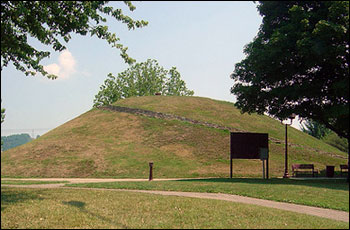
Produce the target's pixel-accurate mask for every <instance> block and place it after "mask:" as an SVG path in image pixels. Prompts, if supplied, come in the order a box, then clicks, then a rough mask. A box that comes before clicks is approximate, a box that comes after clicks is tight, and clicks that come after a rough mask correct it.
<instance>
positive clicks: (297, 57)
mask: <svg viewBox="0 0 350 230" xmlns="http://www.w3.org/2000/svg"><path fill="white" fill-rule="evenodd" d="M258 10H259V12H260V14H261V15H262V17H263V21H262V25H261V26H260V29H259V32H258V34H257V36H256V37H255V38H254V40H253V41H252V42H250V43H249V44H247V45H246V46H245V48H244V52H245V54H246V55H247V56H246V58H245V59H243V60H242V61H241V62H239V63H237V64H235V68H234V71H233V73H232V74H231V78H232V79H233V80H234V85H233V87H232V88H231V92H232V93H233V94H235V95H236V96H237V103H236V106H237V107H238V108H240V109H241V111H242V112H248V113H252V112H257V113H259V114H263V113H264V112H267V113H268V114H270V115H272V116H274V117H276V118H278V119H280V120H284V119H286V118H288V117H289V116H290V115H291V114H292V113H295V114H298V115H299V116H300V117H301V118H304V119H312V120H314V121H317V122H319V123H320V124H323V125H325V126H326V127H327V128H329V129H331V130H333V131H334V132H336V133H337V134H338V135H339V136H341V137H345V138H349V2H348V1H261V2H260V4H259V5H258Z"/></svg>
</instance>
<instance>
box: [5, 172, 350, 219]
mask: <svg viewBox="0 0 350 230" xmlns="http://www.w3.org/2000/svg"><path fill="white" fill-rule="evenodd" d="M187 179H188V178H187ZM197 179H198V178H197ZM1 180H10V178H8V179H3V178H2V179H1ZM11 180H13V179H11ZM18 180H42V181H69V183H92V182H112V181H148V180H147V179H84V178H50V179H18ZM161 180H163V181H165V180H179V178H176V179H154V181H161ZM64 185H65V183H59V184H39V185H1V186H7V187H22V188H23V187H25V188H64V189H88V190H91V189H93V190H109V191H113V190H114V191H128V192H140V193H151V194H158V195H166V196H183V197H193V198H202V199H203V198H204V199H216V200H225V201H231V202H238V203H244V204H253V205H260V206H264V207H269V208H276V209H281V210H286V211H292V212H297V213H302V214H308V215H313V216H319V217H323V218H329V219H333V220H338V221H344V222H348V223H349V213H348V212H344V211H338V210H332V209H324V208H317V207H311V206H305V205H298V204H290V203H283V202H276V201H270V200H263V199H257V198H251V197H244V196H238V195H230V194H222V193H197V192H172V191H152V190H128V189H102V188H73V187H63V186H64Z"/></svg>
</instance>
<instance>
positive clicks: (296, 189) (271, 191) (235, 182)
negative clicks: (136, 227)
mask: <svg viewBox="0 0 350 230" xmlns="http://www.w3.org/2000/svg"><path fill="white" fill-rule="evenodd" d="M66 186H73V187H90V188H110V189H140V190H163V191H183V192H207V193H226V194H235V195H241V196H247V197H255V198H260V199H266V200H274V201H280V202H287V203H294V204H302V205H308V206H315V207H321V208H330V209H336V210H342V211H349V184H348V183H347V182H346V180H345V179H344V180H341V179H340V180H293V179H278V178H272V179H269V180H263V179H253V178H243V179H242V178H233V179H230V178H215V179H188V180H178V181H151V182H109V183H87V184H69V185H66Z"/></svg>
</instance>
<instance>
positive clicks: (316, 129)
mask: <svg viewBox="0 0 350 230" xmlns="http://www.w3.org/2000/svg"><path fill="white" fill-rule="evenodd" d="M301 131H303V132H304V133H307V134H309V135H311V136H313V137H316V138H317V139H321V138H323V137H325V136H327V135H328V134H329V133H330V132H331V130H330V129H327V128H326V127H325V126H324V125H322V124H320V123H318V122H317V121H313V120H307V121H306V122H305V124H304V125H302V126H301Z"/></svg>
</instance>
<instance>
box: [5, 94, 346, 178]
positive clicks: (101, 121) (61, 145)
mask: <svg viewBox="0 0 350 230" xmlns="http://www.w3.org/2000/svg"><path fill="white" fill-rule="evenodd" d="M116 104H118V105H122V106H127V107H135V108H144V109H150V110H153V111H159V112H164V113H170V114H175V115H179V116H184V117H188V118H191V119H195V120H200V121H206V122H209V123H216V124H219V125H225V126H230V127H233V128H236V129H239V130H244V131H249V132H264V133H268V134H269V137H271V138H275V139H279V140H281V143H280V144H278V143H275V142H274V141H270V143H269V155H270V164H269V165H270V170H269V171H270V176H271V177H277V176H282V175H283V173H284V142H283V140H284V126H283V125H282V124H281V123H280V122H278V121H276V120H274V119H271V118H269V117H267V116H258V115H256V114H255V115H248V114H243V115H242V114H241V113H240V111H239V110H237V109H236V108H235V107H234V105H233V104H232V103H228V102H221V101H217V100H212V99H208V98H200V97H175V96H174V97H173V96H167V97H165V96H159V97H152V96H149V97H135V98H128V99H125V100H120V101H118V102H117V103H116ZM288 138H289V143H292V144H293V145H292V146H290V147H289V148H288V151H289V152H288V154H289V155H288V156H289V158H288V162H289V168H291V164H294V163H312V164H314V165H315V167H316V168H317V169H318V170H319V171H320V172H324V169H325V168H326V165H335V166H336V168H335V170H336V173H337V172H338V171H339V165H340V164H346V162H347V154H346V153H344V152H341V151H339V150H337V149H336V148H334V147H332V146H329V145H327V144H325V143H324V142H322V141H320V140H317V139H315V138H313V137H311V136H309V135H307V134H305V133H303V132H301V131H298V130H296V129H293V128H290V129H288ZM229 153H230V134H229V132H228V131H223V130H218V129H214V128H208V127H205V126H202V125H198V124H196V125H195V124H191V123H188V122H183V121H177V120H162V119H155V118H149V117H145V116H141V115H134V114H128V113H121V112H112V111H106V110H99V109H92V110H90V111H88V112H86V113H84V114H82V115H80V116H78V117H76V118H75V119H73V120H71V121H68V122H66V123H65V124H63V125H61V126H59V127H57V128H55V129H54V130H52V131H50V132H48V133H46V134H44V135H43V136H41V137H39V138H38V139H36V140H33V141H32V142H30V143H27V144H25V145H22V146H19V147H17V148H13V149H10V150H7V151H4V152H3V153H2V154H1V176H2V177H13V178H15V177H24V178H26V177H30V178H33V177H37V178H42V177H51V178H55V177H60V178H62V177H63V178H64V177H80V178H147V177H148V163H149V162H151V161H152V162H154V174H155V177H157V178H193V177H227V176H229V173H230V166H229ZM233 169H234V175H233V176H234V177H260V176H261V161H260V160H240V159H237V160H234V162H233Z"/></svg>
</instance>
